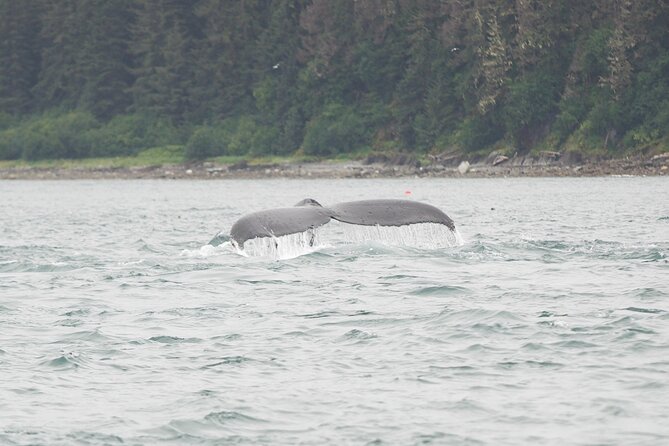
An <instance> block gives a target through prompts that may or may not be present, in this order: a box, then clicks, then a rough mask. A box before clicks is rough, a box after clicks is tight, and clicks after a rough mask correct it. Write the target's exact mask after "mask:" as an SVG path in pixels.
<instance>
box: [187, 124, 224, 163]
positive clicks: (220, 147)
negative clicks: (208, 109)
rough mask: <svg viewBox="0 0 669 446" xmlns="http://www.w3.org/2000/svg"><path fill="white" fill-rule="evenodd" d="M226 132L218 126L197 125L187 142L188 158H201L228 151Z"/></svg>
mask: <svg viewBox="0 0 669 446" xmlns="http://www.w3.org/2000/svg"><path fill="white" fill-rule="evenodd" d="M225 140H226V138H225V132H224V131H223V130H222V129H221V128H218V127H210V126H201V127H197V128H196V129H195V131H194V132H193V134H192V135H191V136H190V138H188V142H187V143H186V158H188V159H191V160H201V159H205V158H209V157H212V156H220V155H225V154H226V152H227V146H226V141H225Z"/></svg>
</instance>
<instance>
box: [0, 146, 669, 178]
mask: <svg viewBox="0 0 669 446" xmlns="http://www.w3.org/2000/svg"><path fill="white" fill-rule="evenodd" d="M463 163H467V168H466V169H463V168H462V165H463ZM608 175H669V153H664V154H660V155H655V156H653V157H646V158H643V157H635V158H623V159H610V160H583V159H581V158H580V157H575V156H573V155H568V156H563V155H561V154H560V153H559V152H541V153H540V154H539V155H538V156H523V157H519V156H514V157H508V156H505V155H501V154H498V153H495V152H493V153H491V154H490V155H489V156H487V157H486V158H482V159H466V158H465V157H463V156H462V155H456V154H445V155H444V156H433V157H432V158H431V159H430V160H429V163H428V164H426V165H423V164H421V163H420V162H418V161H417V160H416V159H415V158H413V157H411V156H407V155H405V156H395V157H387V156H385V157H379V156H375V157H369V158H367V159H366V160H363V161H347V162H313V163H282V164H250V163H247V162H240V163H237V164H231V165H223V164H214V163H210V162H200V163H188V164H177V165H153V166H143V167H85V168H83V167H82V168H79V167H68V168H59V167H48V168H43V167H10V168H0V179H30V180H52V179H98V178H99V179H142V178H147V179H148V178H154V179H160V178H164V179H182V178H183V179H225V178H229V179H254V178H257V179H260V178H389V177H434V178H452V177H456V178H457V177H460V178H462V177H471V178H481V177H578V176H608Z"/></svg>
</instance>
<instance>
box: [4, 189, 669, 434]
mask: <svg viewBox="0 0 669 446" xmlns="http://www.w3.org/2000/svg"><path fill="white" fill-rule="evenodd" d="M407 190H410V191H411V192H412V194H411V197H412V198H413V199H415V200H420V201H425V202H428V203H431V204H433V205H436V206H438V207H440V208H441V209H443V210H444V211H445V212H446V213H447V214H449V216H451V217H452V218H453V220H455V222H456V225H457V226H458V228H459V231H460V233H461V235H462V237H463V238H464V244H462V245H460V246H454V247H450V248H449V247H446V248H438V249H413V248H410V247H397V246H391V245H388V244H384V243H379V242H373V241H357V242H355V243H347V240H345V239H343V237H342V239H341V240H334V241H333V242H332V243H330V244H329V245H328V246H327V247H325V248H322V249H319V250H317V251H316V252H313V253H310V254H306V255H301V256H297V257H295V258H292V259H284V260H278V261H277V260H272V259H267V258H247V257H243V256H240V255H238V254H235V253H234V252H232V250H230V249H225V246H224V245H225V244H224V245H221V246H219V247H217V248H213V247H204V248H203V245H205V244H206V243H207V242H208V241H209V240H210V239H211V238H212V237H213V236H214V235H215V234H216V233H217V232H218V231H219V230H225V231H227V230H228V229H229V228H230V226H231V224H232V223H233V222H234V221H235V220H236V219H237V218H238V217H240V216H241V215H243V214H245V213H247V212H251V211H255V210H259V209H265V208H270V207H278V206H287V205H292V204H294V203H295V202H297V201H299V200H300V199H302V198H305V197H312V198H315V199H317V200H319V201H321V202H322V203H324V204H329V203H335V202H339V201H346V200H356V199H367V198H404V197H405V196H406V195H405V191H407ZM668 262H669V181H668V180H667V179H666V178H596V179H585V178H584V179H491V180H485V179H476V180H475V179H471V180H469V179H460V180H457V179H452V180H428V179H401V180H358V181H351V180H341V181H339V180H322V181H321V180H311V181H300V180H284V181H282V180H263V181H211V182H206V181H193V182H189V181H178V182H172V181H62V182H19V181H17V182H6V181H5V182H0V444H3V445H4V444H9V445H13V444H20V445H28V444H31V445H42V444H44V445H69V444H77V445H88V444H91V445H93V444H94V445H102V444H111V445H115V444H161V443H171V444H203V445H208V444H221V445H222V444H324V443H327V444H377V445H381V444H424V443H434V444H475V445H479V444H481V445H517V444H554V445H562V444H576V445H578V444H583V445H595V444H625V445H660V444H669V263H668Z"/></svg>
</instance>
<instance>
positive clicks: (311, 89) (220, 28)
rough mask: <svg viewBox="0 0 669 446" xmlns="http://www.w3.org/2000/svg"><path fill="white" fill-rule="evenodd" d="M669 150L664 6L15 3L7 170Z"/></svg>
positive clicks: (365, 0)
mask: <svg viewBox="0 0 669 446" xmlns="http://www.w3.org/2000/svg"><path fill="white" fill-rule="evenodd" d="M167 145H179V146H182V147H183V148H184V150H185V151H186V154H187V156H188V157H190V158H192V159H202V158H206V157H212V156H219V155H250V156H256V155H291V154H303V155H315V156H326V157H327V156H334V155H338V154H342V153H364V152H365V151H369V150H376V151H412V152H420V153H429V152H431V153H436V152H444V151H456V150H457V151H464V152H484V151H490V150H493V149H498V150H502V151H507V152H514V153H515V152H517V153H528V152H531V151H533V150H534V151H537V150H546V149H548V150H560V151H580V152H584V153H590V154H607V155H611V156H619V155H622V154H625V153H629V152H630V151H636V152H638V151H666V150H669V2H667V1H666V0H591V1H583V0H442V1H439V0H0V159H19V158H24V159H42V158H78V157H89V156H111V155H123V154H133V153H137V152H138V151H141V150H143V149H146V148H150V147H160V146H167Z"/></svg>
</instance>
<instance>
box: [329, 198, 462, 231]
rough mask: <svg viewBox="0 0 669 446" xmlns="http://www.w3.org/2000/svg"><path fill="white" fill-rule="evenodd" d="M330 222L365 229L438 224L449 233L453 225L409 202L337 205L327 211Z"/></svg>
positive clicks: (426, 207) (425, 206)
mask: <svg viewBox="0 0 669 446" xmlns="http://www.w3.org/2000/svg"><path fill="white" fill-rule="evenodd" d="M329 209H330V210H331V211H332V212H333V213H332V218H334V219H335V220H339V221H341V222H344V223H351V224H354V225H365V226H376V225H379V226H403V225H410V224H414V223H440V224H442V225H445V226H447V227H448V229H450V230H451V231H453V230H455V224H454V223H453V220H451V219H450V218H449V217H448V216H447V215H446V214H444V213H443V212H442V211H441V210H439V209H437V208H436V207H434V206H431V205H429V204H425V203H420V202H417V201H409V200H362V201H349V202H347V203H339V204H335V205H333V206H330V208H329Z"/></svg>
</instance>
